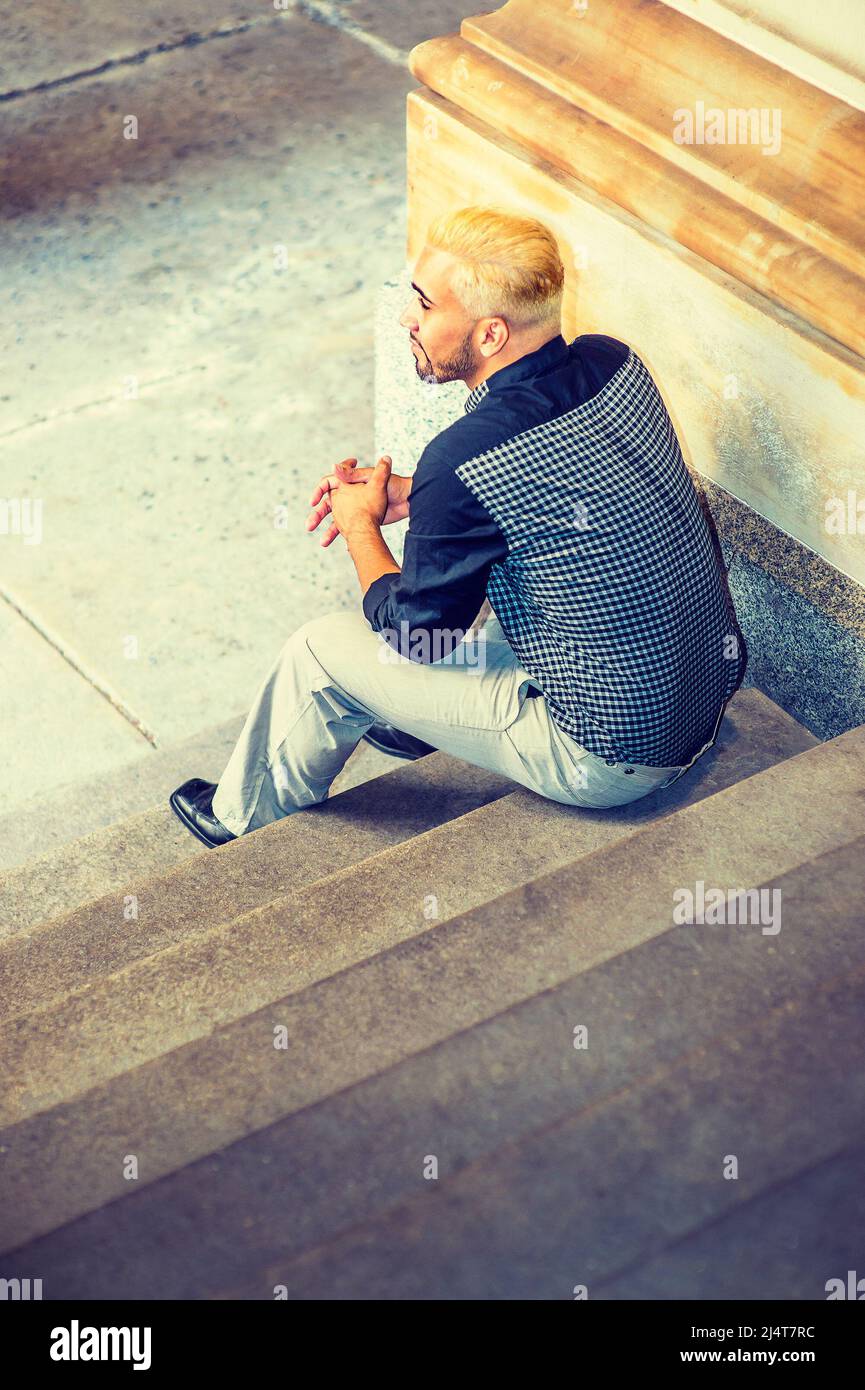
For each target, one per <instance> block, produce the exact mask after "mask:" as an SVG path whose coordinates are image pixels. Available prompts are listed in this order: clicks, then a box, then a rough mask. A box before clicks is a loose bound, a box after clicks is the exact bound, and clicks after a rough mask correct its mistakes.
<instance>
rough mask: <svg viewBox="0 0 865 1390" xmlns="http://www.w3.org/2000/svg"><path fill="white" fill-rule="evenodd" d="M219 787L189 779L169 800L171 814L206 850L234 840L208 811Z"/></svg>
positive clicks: (215, 784) (229, 832) (211, 812)
mask: <svg viewBox="0 0 865 1390" xmlns="http://www.w3.org/2000/svg"><path fill="white" fill-rule="evenodd" d="M218 785H219V784H218V783H217V782H203V781H202V780H201V778H200V777H192V778H190V780H189V781H188V782H184V783H183V786H182V787H178V788H177V790H176V791H173V792H172V793H171V795H170V797H169V798H168V804H169V806H170V807H171V809H172V811H173V812H174V814H175V815H176V816H177V817H178V818H179V819H180V820H182V821H183V824H184V825H185V826H186V828H187V830H191V831H192V834H193V835H194V836H195V837H196V839H198V840H201V842H202V844H205V845H207V848H208V849H216V848H217V846H219V845H227V844H228V841H229V840H236V839H237V836H236V835H234V834H233V833H232V832H231V831H230V830H228V829H226V827H225V826H224V825H223V824H222V821H219V820H217V819H216V816H215V815H214V814H213V811H212V809H211V802H212V801H213V793H214V792H215V791H216V788H217V786H218Z"/></svg>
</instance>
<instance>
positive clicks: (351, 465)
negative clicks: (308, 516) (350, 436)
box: [309, 458, 369, 507]
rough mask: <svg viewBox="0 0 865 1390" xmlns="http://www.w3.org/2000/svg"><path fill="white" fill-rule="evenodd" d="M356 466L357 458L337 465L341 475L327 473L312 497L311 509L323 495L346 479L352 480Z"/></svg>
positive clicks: (365, 470) (345, 460)
mask: <svg viewBox="0 0 865 1390" xmlns="http://www.w3.org/2000/svg"><path fill="white" fill-rule="evenodd" d="M356 464H357V459H356V458H349V459H343V460H342V462H341V463H338V464H337V465H336V466H337V468H338V469H341V470H342V473H341V474H339V473H326V474H325V475H324V477H323V478H322V479H321V480H320V482H319V484H318V487H317V488H316V489H315V491H314V492H313V494H312V496H311V497H310V499H309V505H310V506H311V507H314V506H315V504H316V502H317V501H318V500H319V498H320V497H321V496H322V495H323V494H325V493H328V492H329V491H330V489H331V488H332V487H337V486H338V485H339V484H340V482H342V481H344V480H345V479H346V478H348V479H351V478H352V474H353V473H354V470H355V465H356ZM363 471H364V472H368V471H369V470H368V469H364V470H363Z"/></svg>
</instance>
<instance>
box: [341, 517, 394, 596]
mask: <svg viewBox="0 0 865 1390" xmlns="http://www.w3.org/2000/svg"><path fill="white" fill-rule="evenodd" d="M345 543H346V545H347V546H348V553H349V554H350V556H351V558H352V559H353V560H354V567H355V569H356V570H357V577H358V579H359V580H360V587H361V589H362V590H363V594H364V598H365V597H366V594H367V592H368V590H369V588H370V586H371V585H372V584H374V583H375V581H376V580H377V579H380V578H381V576H382V575H383V574H400V573H401V570H400V567H399V565H398V564H397V562H396V560H395V559H394V557H393V556H392V555H391V553H390V547H389V546H388V545H387V544H386V543H385V539H384V537H383V535H382V534H381V527H380V526H379V524H378V522H377V521H376V520H375V518H374V517H372V516H369V515H360V516H358V518H357V520H356V521H354V522H353V523H352V526H351V529H350V530H349V532H348V534H347V536H346V538H345Z"/></svg>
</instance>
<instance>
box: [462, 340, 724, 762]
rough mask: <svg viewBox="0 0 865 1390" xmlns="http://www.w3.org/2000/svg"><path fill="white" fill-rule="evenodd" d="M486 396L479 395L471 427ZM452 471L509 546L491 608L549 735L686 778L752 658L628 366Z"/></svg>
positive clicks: (494, 576) (641, 383)
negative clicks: (553, 729) (557, 731)
mask: <svg viewBox="0 0 865 1390" xmlns="http://www.w3.org/2000/svg"><path fill="white" fill-rule="evenodd" d="M491 379H492V380H493V381H495V378H494V377H493V378H491ZM495 396H496V392H495V391H493V392H492V394H491V393H490V388H489V385H488V382H487V381H482V382H481V383H480V384H479V385H478V386H477V387H475V388H474V390H472V391H470V392H469V395H468V396H467V398H466V401H465V411H466V413H470V412H473V411H475V410H481V411H483V408H484V402H485V401H487V400H488V399H489V400H490V401H493V400H494V399H495ZM455 472H456V474H457V476H458V477H459V478H460V479H461V480H462V481H463V483H465V485H466V487H467V488H468V489H469V490H470V491H471V492H472V493H473V494H474V496H475V497H476V498H477V499H478V501H479V502H481V503H482V504H483V505H484V507H485V508H486V509H487V511H488V512H489V513H490V515H491V516H492V517H494V518H495V520H496V522H497V523H498V525H499V527H500V528H501V530H502V532H503V533H504V536H505V537H506V539H507V543H508V553H507V555H506V557H505V558H504V559H503V560H501V561H500V562H498V563H496V564H494V565H493V566H492V569H491V570H490V575H489V582H488V586H487V596H488V598H489V600H490V603H491V604H492V607H493V609H494V611H495V613H496V616H497V617H498V619H499V621H500V623H501V625H502V628H503V629H504V631H505V634H506V636H507V638H508V641H509V643H510V644H511V646H512V647H513V649H514V651H515V653H516V655H517V657H518V659H519V661H520V663H521V664H522V665H523V666H525V668H526V669H527V670H528V671H529V672H530V673H531V674H532V675H533V676H535V677H536V679H537V680H538V681H539V682H540V684H541V685H542V687H543V691H544V695H545V697H546V700H547V703H548V706H549V710H550V714H551V716H552V717H553V718H554V719H555V720H556V721H557V723H558V724H559V726H560V727H561V728H562V729H564V730H565V732H567V733H568V734H570V735H571V736H572V737H573V738H575V739H576V740H577V741H578V742H579V743H580V744H581V745H582V746H583V747H585V748H587V749H589V751H590V752H592V753H596V754H598V755H599V756H601V757H605V758H615V759H616V760H617V761H622V762H627V763H635V764H642V765H647V766H654V767H668V766H670V767H671V766H679V765H682V764H685V763H687V762H688V761H689V760H690V759H691V758H692V757H693V755H694V754H695V752H696V751H697V750H698V749H699V748H701V747H702V746H703V745H704V744H705V743H706V742H707V741H709V740H712V741H714V736H715V734H716V732H717V725H718V722H719V717H720V714H721V711H722V710H723V708H724V706H725V704H726V702H727V701H728V700H729V698H730V696H731V694H732V693H733V691H734V690H735V689H736V688H737V687H738V685H739V684H740V683H741V680H742V676H743V675H744V671H745V666H746V663H747V649H746V646H745V642H744V638H743V637H742V633H741V630H740V628H739V626H738V623H737V621H736V615H735V612H734V610H733V606H732V603H731V601H730V598H729V595H728V593H727V590H726V587H725V584H724V579H723V574H722V571H721V566H720V562H719V559H718V558H717V557H716V554H715V550H714V547H713V544H712V539H711V535H710V532H709V527H708V524H707V521H706V518H705V516H704V515H703V511H702V508H701V506H700V501H699V498H698V495H697V492H696V489H695V487H694V483H693V481H692V479H691V476H690V474H689V472H688V469H687V466H686V464H685V461H684V459H683V457H682V453H681V450H680V448H679V444H678V441H677V439H676V435H675V431H674V429H673V426H672V422H671V420H670V418H669V415H668V413H667V410H666V408H665V406H664V403H663V400H662V398H661V396H660V393H659V391H658V389H657V387H656V386H655V383H654V381H653V380H652V377H651V375H650V374H649V372H648V370H647V369H646V367H645V366H644V364H643V363H642V362H641V360H640V358H639V357H638V356H637V355H636V353H635V352H634V351H633V350H632V349H629V350H628V352H627V356H626V357H625V359H624V361H623V362H622V365H621V366H620V367H619V368H618V370H617V371H615V372H614V374H613V375H612V376H611V377H610V379H609V380H608V381H607V384H606V385H605V386H604V387H603V389H601V390H600V391H598V392H597V393H596V394H595V395H594V396H593V397H592V398H591V399H590V400H587V401H586V402H585V403H583V404H580V405H578V406H576V407H575V408H573V409H565V410H564V411H563V412H561V413H556V414H554V415H553V416H552V418H544V419H542V420H540V421H538V422H536V423H533V424H531V425H530V426H529V427H528V428H526V429H524V430H522V431H520V432H518V433H515V434H513V436H512V437H510V438H506V439H504V440H502V441H501V442H497V443H495V444H494V445H493V446H492V447H490V448H488V449H487V450H485V451H484V452H481V453H477V454H475V455H474V456H473V457H471V458H469V459H467V460H466V461H464V462H462V463H460V464H459V465H458V467H457V468H456V469H455Z"/></svg>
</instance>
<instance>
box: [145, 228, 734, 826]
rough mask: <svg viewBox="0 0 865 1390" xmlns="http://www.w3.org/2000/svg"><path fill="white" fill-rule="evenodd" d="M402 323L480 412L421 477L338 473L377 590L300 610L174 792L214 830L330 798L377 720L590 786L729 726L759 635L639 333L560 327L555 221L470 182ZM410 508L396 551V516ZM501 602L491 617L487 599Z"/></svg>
mask: <svg viewBox="0 0 865 1390" xmlns="http://www.w3.org/2000/svg"><path fill="white" fill-rule="evenodd" d="M413 276H414V279H413V281H412V288H413V290H414V291H415V292H416V296H417V297H416V299H413V300H412V301H411V303H410V304H409V306H408V307H407V308H406V310H405V311H404V313H403V314H402V317H401V318H400V324H401V325H402V326H403V327H404V328H406V329H407V331H408V342H407V350H409V351H410V352H412V353H413V355H414V361H415V369H416V371H417V373H418V375H419V376H420V377H421V378H422V379H423V380H425V381H430V382H445V381H455V380H461V381H464V382H465V383H466V386H467V387H468V388H469V391H468V396H467V398H466V401H465V409H464V413H463V415H462V416H461V417H460V418H459V419H457V420H455V421H454V423H453V424H451V425H449V426H448V428H447V429H445V430H443V431H442V432H441V433H440V434H439V435H437V436H436V437H435V438H434V439H433V440H431V442H430V443H429V444H428V445H427V447H426V448H425V449H424V451H423V453H422V455H421V457H420V460H419V462H418V464H417V468H416V470H415V473H414V475H413V476H411V477H407V478H406V477H397V476H394V475H393V474H392V472H391V460H390V459H389V457H384V458H382V459H379V461H378V463H377V464H376V465H375V467H374V468H366V469H358V468H357V467H356V463H357V460H356V459H353V458H351V459H346V460H345V461H344V462H343V463H341V464H338V465H337V467H336V470H335V471H334V473H332V474H328V475H327V476H325V477H324V478H322V479H321V481H320V483H319V484H318V487H317V488H316V489H315V491H314V493H313V496H312V499H311V503H312V506H313V511H312V512H311V514H310V517H309V519H308V521H307V528H308V529H309V530H315V529H316V528H317V527H318V526H319V525H320V524H321V523H322V522H323V521H324V520H325V518H326V517H329V518H330V520H329V522H328V525H327V528H326V530H325V532H324V533H323V535H322V538H321V544H322V545H324V546H327V545H329V544H330V543H331V542H332V541H333V540H334V539H335V538H336V537H337V536H338V535H341V536H342V537H343V539H344V541H345V543H346V545H347V546H348V549H349V552H350V554H351V557H352V559H353V560H354V563H355V567H356V569H357V575H358V579H359V581H360V588H361V593H362V601H361V611H358V612H332V613H326V614H324V615H321V616H318V617H315V618H312V619H311V620H310V621H309V622H306V623H304V624H303V625H302V626H301V627H299V628H298V629H297V630H296V631H295V632H294V633H292V635H291V637H290V638H289V639H288V641H287V643H286V644H285V646H284V647H283V649H282V651H281V652H280V654H279V656H278V657H277V659H276V661H275V663H274V664H273V666H272V668H271V670H270V672H269V673H268V675H267V676H266V678H265V680H264V681H263V683H262V685H261V687H260V689H259V692H258V694H257V696H256V699H255V702H254V704H253V707H252V709H251V710H250V713H249V716H248V718H247V721H246V724H245V726H244V728H243V731H242V733H241V735H240V738H239V740H238V742H237V745H236V747H235V749H234V751H233V753H232V755H231V758H230V759H229V762H228V765H227V766H226V768H225V771H224V773H223V775H222V777H221V778H220V780H219V783H218V784H216V785H214V784H213V783H209V782H204V781H202V780H201V779H200V778H193V779H191V781H189V782H186V783H184V784H183V786H181V787H179V788H178V789H177V790H176V791H175V792H174V793H173V794H172V796H171V799H170V801H171V805H172V807H173V809H174V810H175V812H176V813H177V815H178V816H179V817H180V818H181V820H182V821H183V822H184V824H185V825H186V826H187V827H188V828H189V829H190V830H191V831H192V833H193V834H195V835H197V836H198V838H199V839H201V840H202V841H203V842H204V843H205V844H207V845H210V846H216V845H219V844H224V843H225V842H226V841H228V840H231V839H234V838H235V837H236V836H238V835H243V834H246V833H247V832H248V831H250V830H255V829H257V828H258V827H260V826H263V825H267V824H268V823H269V822H271V821H273V820H276V819H278V818H280V817H282V816H285V815H289V814H291V813H292V812H293V811H296V810H299V809H301V808H302V807H304V806H309V805H312V804H314V803H316V802H319V801H323V800H324V799H325V798H326V796H327V792H328V788H329V787H330V784H331V782H332V781H333V780H334V778H335V777H336V776H337V774H338V773H339V771H340V770H341V768H342V767H343V765H344V763H345V761H346V759H347V758H348V756H349V754H350V753H351V751H352V749H353V748H354V747H355V746H356V745H357V743H358V741H359V740H360V739H361V738H363V737H365V736H366V735H367V734H370V737H371V741H373V742H377V744H378V746H380V747H382V746H384V747H388V748H389V749H390V750H391V751H395V752H399V753H402V754H403V755H408V756H413V755H415V754H416V753H418V752H421V753H422V752H425V751H429V749H430V748H438V749H442V750H444V751H445V752H448V753H451V754H453V755H454V756H456V757H459V758H462V759H464V760H465V761H466V762H469V763H473V764H474V765H476V766H479V767H484V768H488V769H492V770H495V771H499V772H501V773H503V774H504V775H506V776H508V777H511V778H513V780H514V781H515V782H518V783H520V784H522V785H523V786H526V787H529V788H531V789H532V790H533V791H535V792H537V793H538V794H539V795H541V796H544V797H548V798H551V799H552V800H555V801H560V802H563V803H565V804H568V805H573V806H591V807H605V806H619V805H623V804H625V803H626V802H630V801H635V800H637V799H638V798H639V797H642V796H646V795H648V794H649V793H650V792H651V791H653V790H655V789H656V788H658V787H661V786H666V785H668V784H669V783H670V782H672V781H674V780H675V779H676V778H677V777H678V776H680V775H681V773H682V772H683V771H685V770H687V768H689V767H690V766H691V765H692V764H693V763H694V762H695V761H696V759H697V758H699V757H700V756H701V755H702V754H703V753H705V752H706V750H707V749H708V748H710V747H711V746H712V744H713V743H714V742H715V739H716V737H717V733H718V728H719V725H720V722H721V718H722V716H723V713H724V710H725V708H726V705H727V702H728V701H729V699H730V697H731V695H732V694H733V692H734V691H735V690H736V689H737V688H738V687H739V685H740V684H741V681H742V677H743V675H744V672H745V667H746V664H747V649H746V646H745V642H744V638H743V637H742V633H741V630H740V629H739V626H738V623H737V621H736V615H735V612H734V611H733V606H732V603H731V601H730V598H729V594H728V592H727V589H726V585H725V582H724V575H723V570H722V566H721V565H720V564H719V561H718V559H717V557H716V554H715V550H714V547H713V544H712V539H711V534H710V531H709V527H708V524H707V522H706V519H705V517H704V515H703V512H702V509H701V506H700V502H699V499H698V496H697V492H696V490H695V488H694V485H693V482H692V481H691V477H690V475H689V473H688V470H687V468H686V466H685V463H684V460H683V458H682V455H681V452H680V449H679V445H678V442H677V439H676V435H675V432H674V430H673V426H672V424H671V422H670V419H669V416H668V414H667V411H666V409H665V407H664V404H663V401H662V399H661V397H660V395H659V393H658V391H657V388H656V387H655V384H654V382H653V380H652V378H651V376H650V375H649V373H648V371H647V370H646V368H645V366H644V365H643V363H642V362H641V361H640V359H639V357H638V356H637V355H636V354H635V353H634V352H633V351H632V350H631V349H630V348H628V347H627V346H626V345H625V344H624V343H620V342H618V341H617V340H615V339H613V338H608V337H604V336H602V335H596V334H584V335H582V336H580V337H578V338H575V339H574V341H573V342H572V343H567V342H565V339H564V338H563V337H562V334H561V305H562V291H563V285H564V268H563V265H562V262H561V258H560V256H559V252H558V247H557V245H556V242H555V238H554V237H553V235H552V233H551V232H550V230H549V228H547V227H546V226H544V224H543V223H540V222H538V221H536V220H535V219H533V218H527V217H522V216H518V215H514V214H511V213H509V212H507V211H504V210H501V209H498V208H485V207H468V208H462V209H460V210H459V211H457V212H455V213H451V214H448V215H446V216H443V217H440V218H438V219H437V220H436V221H435V222H434V223H433V224H432V225H431V226H430V228H429V229H428V232H427V241H426V245H425V246H424V249H423V252H422V254H421V256H420V258H419V260H418V261H417V264H416V265H415V267H414V270H413ZM406 516H407V517H408V520H409V525H408V529H407V531H406V535H405V546H404V556H403V564H402V567H401V568H400V566H399V565H398V564H397V562H396V561H395V559H394V557H393V555H392V554H391V552H390V550H389V548H388V546H387V545H386V543H385V541H384V538H383V536H382V527H383V526H385V525H388V524H389V523H390V522H393V521H398V520H400V519H402V518H404V517H406ZM485 599H487V600H488V601H489V605H491V607H492V611H493V615H494V616H493V618H492V620H491V621H490V622H488V623H487V624H486V625H485V626H483V627H481V628H479V629H478V630H477V631H475V630H474V624H475V621H476V620H477V618H478V617H479V610H481V611H483V608H484V607H485V606H486V604H485Z"/></svg>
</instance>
